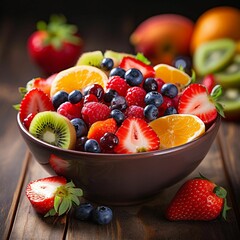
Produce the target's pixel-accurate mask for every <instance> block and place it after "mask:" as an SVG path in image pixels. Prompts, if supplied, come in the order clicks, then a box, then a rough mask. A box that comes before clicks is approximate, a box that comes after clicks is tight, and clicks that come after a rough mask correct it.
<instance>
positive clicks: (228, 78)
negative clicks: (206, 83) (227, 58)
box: [215, 54, 240, 88]
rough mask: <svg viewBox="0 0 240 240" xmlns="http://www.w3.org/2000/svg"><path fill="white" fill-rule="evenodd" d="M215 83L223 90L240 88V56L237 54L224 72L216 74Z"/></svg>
mask: <svg viewBox="0 0 240 240" xmlns="http://www.w3.org/2000/svg"><path fill="white" fill-rule="evenodd" d="M215 81H216V83H218V84H220V85H221V86H222V87H223V88H234V87H240V54H236V55H235V56H234V58H233V60H232V61H231V63H230V64H229V65H227V66H226V67H225V68H224V69H223V70H221V71H219V72H217V73H215Z"/></svg>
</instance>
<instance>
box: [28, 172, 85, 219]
mask: <svg viewBox="0 0 240 240" xmlns="http://www.w3.org/2000/svg"><path fill="white" fill-rule="evenodd" d="M82 195H83V193H82V190H81V189H80V188H76V187H75V185H74V184H73V182H72V181H71V182H67V179H66V178H64V177H62V176H51V177H46V178H41V179H38V180H34V181H31V182H30V183H29V184H28V185H27V188H26V196H27V197H28V199H29V201H30V203H31V204H32V206H33V208H34V209H35V210H36V212H38V213H39V214H42V215H44V216H45V217H47V216H55V215H58V216H60V215H63V214H64V213H67V212H69V211H70V209H71V207H72V206H73V204H76V205H79V204H80V200H79V197H81V196H82Z"/></svg>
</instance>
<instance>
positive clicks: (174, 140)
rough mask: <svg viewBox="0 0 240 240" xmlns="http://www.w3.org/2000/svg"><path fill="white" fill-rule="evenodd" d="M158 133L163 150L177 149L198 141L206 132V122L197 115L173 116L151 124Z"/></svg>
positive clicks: (159, 119) (161, 118) (164, 117)
mask: <svg viewBox="0 0 240 240" xmlns="http://www.w3.org/2000/svg"><path fill="white" fill-rule="evenodd" d="M149 126H150V127H151V128H152V129H153V130H154V131H155V132H156V133H157V135H158V137H159V139H160V141H161V145H160V148H161V149H167V148H171V147H176V146H179V145H182V144H185V143H187V142H190V141H192V140H193V139H196V138H197V137H199V136H201V135H202V134H203V133H204V132H205V124H204V122H203V121H202V120H201V119H200V118H199V117H197V116H195V115H190V114H171V115H167V116H163V117H160V118H158V119H155V120H153V121H151V122H150V123H149Z"/></svg>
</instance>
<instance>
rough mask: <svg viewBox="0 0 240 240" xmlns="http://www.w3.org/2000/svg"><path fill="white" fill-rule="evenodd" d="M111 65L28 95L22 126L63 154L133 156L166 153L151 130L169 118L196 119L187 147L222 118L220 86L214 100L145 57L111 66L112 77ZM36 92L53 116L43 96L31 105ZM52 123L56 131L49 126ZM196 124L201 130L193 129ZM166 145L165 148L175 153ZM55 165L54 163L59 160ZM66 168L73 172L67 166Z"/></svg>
mask: <svg viewBox="0 0 240 240" xmlns="http://www.w3.org/2000/svg"><path fill="white" fill-rule="evenodd" d="M85 56H86V55H85ZM91 56H92V57H93V58H95V54H93V55H92V54H89V55H88V60H89V61H88V64H90V63H91V62H92V63H93V61H91V59H90V58H91ZM95 59H96V58H95ZM109 59H110V58H103V59H102V61H101V62H100V64H99V67H96V66H91V65H76V66H73V67H70V68H68V69H65V70H62V71H60V72H59V73H58V74H57V75H56V76H55V77H54V80H53V81H52V84H51V91H50V95H47V94H46V93H44V92H43V91H42V90H41V89H38V88H33V89H30V90H27V93H26V95H25V97H24V98H23V100H22V101H21V103H20V110H21V112H22V113H21V114H23V113H24V112H25V113H24V115H22V117H21V121H22V122H23V123H24V122H26V123H27V124H26V125H27V126H29V132H30V133H31V134H32V135H34V136H35V137H36V138H38V139H40V140H43V141H45V142H47V143H49V144H52V145H54V146H56V145H57V146H59V147H61V148H67V149H74V150H78V151H85V152H95V153H99V152H102V153H115V154H124V153H129V154H131V153H138V152H143V151H154V150H158V149H159V148H161V138H163V137H162V136H160V137H159V135H158V129H156V130H154V129H153V128H152V127H151V124H152V122H154V121H156V122H158V121H159V122H162V121H163V120H164V119H165V118H164V117H165V116H169V117H168V118H167V117H166V118H167V119H170V118H171V117H170V116H172V117H173V118H174V116H176V117H179V118H180V117H181V116H185V115H186V117H187V116H189V114H190V115H191V116H192V118H191V117H188V118H190V119H195V121H193V122H191V123H188V122H187V121H184V123H182V122H181V124H182V125H183V127H185V128H186V129H187V127H188V125H191V127H192V130H194V132H191V133H190V135H188V136H187V138H186V139H184V140H182V142H181V144H184V143H185V142H186V141H190V140H193V139H194V138H197V137H198V136H200V135H201V134H202V133H203V125H201V124H199V122H198V121H196V119H198V118H199V119H200V120H199V121H200V122H201V121H202V122H203V124H205V125H206V124H209V123H210V124H211V123H212V122H213V121H214V119H216V117H217V112H219V113H220V114H221V113H222V112H221V105H220V103H218V102H217V98H218V97H219V95H220V94H221V87H220V86H219V85H217V86H215V87H214V88H213V91H212V92H211V93H210V94H211V95H209V93H208V90H207V88H206V87H205V86H204V85H203V84H200V83H199V84H194V83H192V81H191V80H192V79H191V77H190V76H189V75H188V74H186V73H184V72H183V71H182V70H180V69H177V68H174V67H172V66H170V65H166V64H158V65H155V66H150V65H149V62H148V59H146V58H145V56H143V55H142V54H136V55H135V56H134V57H133V56H123V57H122V59H121V61H120V62H119V65H118V66H114V65H111V67H112V68H111V67H110V68H109V69H108V70H109V72H108V74H106V72H105V70H106V65H104V64H103V62H104V63H106V62H107V61H109ZM107 65H108V64H107ZM108 66H110V65H108ZM160 77H161V78H160ZM165 80H166V82H165ZM179 85H181V88H179ZM23 92H24V91H22V93H23ZM33 92H37V96H38V95H39V93H38V92H41V93H42V94H43V95H44V98H45V100H46V101H45V102H48V103H50V106H51V108H50V110H49V108H48V107H46V106H45V107H43V108H41V104H42V102H41V99H42V97H41V96H40V97H35V98H33V100H34V99H35V100H36V101H37V102H36V103H35V102H34V101H32V100H28V101H26V100H25V99H26V98H28V97H27V96H28V95H31V94H32V93H33ZM35 94H36V93H35ZM189 99H190V101H189ZM180 115H181V116H180ZM46 119H47V122H49V123H50V126H48V124H45V122H46ZM160 119H162V120H160ZM163 123H164V121H163ZM196 123H198V125H197V126H198V129H197V128H193V125H195V124H196ZM164 124H165V123H164ZM164 124H163V125H164ZM26 125H25V126H26ZM59 127H61V130H59V129H58V128H59ZM27 129H28V128H27ZM56 129H57V130H58V131H57V132H59V131H60V132H62V131H64V132H66V136H67V137H65V138H64V139H60V136H58V134H57V133H55V132H54V131H55V130H56ZM163 129H165V128H164V127H163ZM165 132H166V136H164V138H166V139H167V138H172V139H174V138H176V136H177V132H176V131H175V133H174V136H173V135H172V132H171V131H170V132H168V131H165ZM184 134H185V132H184ZM163 143H164V139H163ZM164 144H165V143H164ZM164 144H163V146H162V147H163V148H170V147H171V145H170V144H169V145H167V144H165V145H164ZM174 144H180V143H179V142H178V143H174ZM52 159H53V160H52V162H54V161H57V160H58V159H57V158H56V157H55V158H54V157H53V158H52ZM53 165H54V164H53ZM61 165H62V166H64V167H63V168H67V167H66V164H65V163H61Z"/></svg>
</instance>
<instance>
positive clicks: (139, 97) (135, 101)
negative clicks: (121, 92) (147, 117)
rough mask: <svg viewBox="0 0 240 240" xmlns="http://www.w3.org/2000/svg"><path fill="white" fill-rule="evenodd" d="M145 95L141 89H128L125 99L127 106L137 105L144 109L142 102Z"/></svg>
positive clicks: (136, 87) (143, 102)
mask: <svg viewBox="0 0 240 240" xmlns="http://www.w3.org/2000/svg"><path fill="white" fill-rule="evenodd" d="M145 95H146V91H145V90H144V89H143V88H141V87H138V86H135V87H131V88H129V89H128V90H127V94H126V97H125V98H126V101H127V104H128V106H131V105H137V106H140V107H145V106H146V104H145V101H144V98H145Z"/></svg>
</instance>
